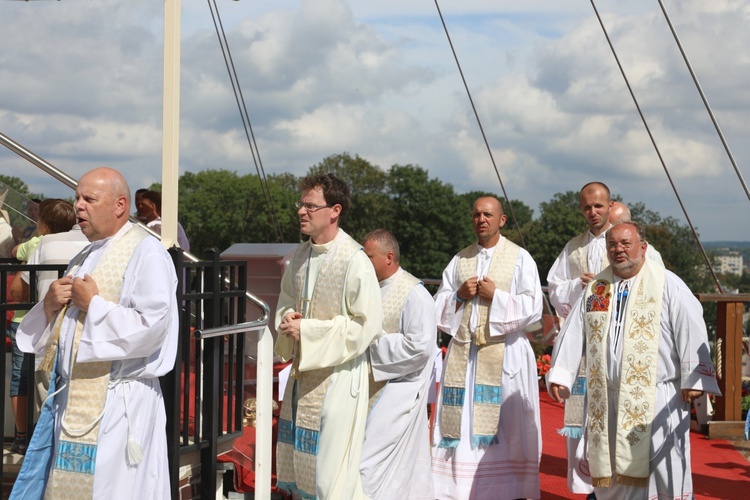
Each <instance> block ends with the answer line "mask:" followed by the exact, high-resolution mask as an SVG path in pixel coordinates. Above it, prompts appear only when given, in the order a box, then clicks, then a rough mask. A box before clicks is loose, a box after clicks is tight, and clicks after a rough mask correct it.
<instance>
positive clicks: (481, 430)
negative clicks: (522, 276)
mask: <svg viewBox="0 0 750 500" xmlns="http://www.w3.org/2000/svg"><path fill="white" fill-rule="evenodd" d="M519 252H520V247H519V246H518V245H516V244H514V243H513V242H511V241H509V240H507V239H505V238H501V239H500V242H499V243H498V245H497V248H496V249H495V252H494V253H493V255H492V260H491V261H490V265H489V270H488V273H487V276H488V277H489V278H490V279H491V280H492V281H493V282H494V283H495V287H496V289H497V290H501V291H504V292H507V293H510V286H511V283H512V281H513V271H514V270H515V266H516V261H517V260H518V254H519ZM479 254H480V248H479V245H478V244H476V243H475V244H473V245H471V246H469V247H467V248H465V249H463V250H461V251H460V252H459V253H458V255H457V257H458V263H457V269H456V272H457V277H458V280H457V282H458V283H464V282H465V281H466V280H468V279H470V278H472V277H474V276H476V275H477V259H478V257H479ZM474 308H476V309H477V317H478V323H477V325H476V328H475V329H474V332H473V334H472V332H471V331H470V320H471V315H472V311H473V309H474ZM489 315H490V302H488V301H487V300H485V299H482V298H481V297H479V296H478V295H477V296H476V297H474V299H473V300H470V301H467V302H466V303H465V304H464V308H463V313H462V315H461V323H460V326H459V328H458V331H457V333H456V336H455V338H454V339H453V341H452V342H451V348H450V351H449V354H448V359H447V360H446V367H445V374H444V376H443V386H442V411H441V414H440V428H441V430H442V434H443V435H442V439H441V441H440V445H439V446H440V447H441V448H455V447H457V446H458V443H459V442H460V440H461V414H462V412H463V405H464V396H465V391H466V390H467V388H466V366H467V364H468V362H469V355H470V351H471V343H472V342H473V343H474V344H475V345H476V346H477V362H476V364H475V367H476V373H475V383H474V387H473V388H471V389H470V390H472V391H474V392H473V396H474V405H473V408H472V413H471V414H472V418H473V426H472V428H473V432H474V435H473V436H471V439H472V447H473V448H477V447H484V446H489V445H492V444H496V443H497V442H498V441H497V426H498V424H499V421H500V407H501V402H502V377H503V359H504V356H505V340H504V338H503V339H495V338H493V337H492V336H491V335H490V325H489Z"/></svg>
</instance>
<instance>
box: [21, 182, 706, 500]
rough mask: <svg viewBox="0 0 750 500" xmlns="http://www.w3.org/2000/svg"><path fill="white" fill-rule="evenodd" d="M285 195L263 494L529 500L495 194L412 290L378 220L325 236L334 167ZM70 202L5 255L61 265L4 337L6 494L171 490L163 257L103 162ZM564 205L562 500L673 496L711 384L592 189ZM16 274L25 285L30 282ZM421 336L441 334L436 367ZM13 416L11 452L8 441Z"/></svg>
mask: <svg viewBox="0 0 750 500" xmlns="http://www.w3.org/2000/svg"><path fill="white" fill-rule="evenodd" d="M300 190H301V192H300V198H299V201H298V202H297V203H296V207H297V209H298V212H297V213H298V216H299V222H300V231H301V233H303V234H304V235H306V236H307V239H306V241H304V242H303V243H301V244H300V245H299V246H298V248H297V250H296V251H295V253H294V255H293V257H292V259H291V262H290V264H289V266H288V267H287V269H286V270H285V272H284V275H283V278H282V281H281V289H280V294H279V299H278V308H277V310H276V314H275V327H276V330H277V340H276V346H275V352H276V355H277V357H278V358H279V359H280V360H281V361H285V362H286V361H288V362H291V365H290V366H291V371H290V375H289V380H288V382H287V383H286V387H285V392H284V395H283V401H282V404H281V413H280V417H279V422H278V445H277V450H276V473H277V486H278V488H279V490H281V491H284V492H286V493H288V494H289V495H291V497H292V498H301V499H313V498H319V499H332V498H336V499H373V500H380V499H383V500H385V499H393V498H411V499H420V498H421V499H436V498H437V499H517V498H531V499H535V498H540V483H539V463H540V458H541V455H542V433H541V419H540V408H539V394H538V387H539V384H538V375H537V367H536V358H535V355H534V351H533V349H532V346H531V343H530V341H529V336H530V333H529V332H530V331H531V330H532V329H534V328H536V326H537V325H538V324H539V323H540V322H541V321H542V310H543V296H542V288H541V284H540V278H539V275H538V272H537V266H536V264H535V262H534V260H533V257H532V256H531V255H530V254H529V253H528V252H527V251H526V250H525V249H523V248H521V247H519V246H518V245H516V244H514V243H513V242H511V241H509V240H508V239H506V238H505V237H503V236H502V234H501V232H500V229H501V228H502V227H503V226H504V225H505V223H506V216H505V214H504V212H503V208H502V204H501V203H500V201H499V200H498V199H497V198H495V197H491V196H483V197H480V198H478V199H477V200H476V201H475V202H474V204H473V207H472V213H471V214H470V215H471V221H472V225H473V229H474V232H475V234H476V238H477V239H476V241H475V242H474V243H472V244H471V245H469V246H468V247H466V248H464V249H463V250H461V251H460V252H458V253H457V254H456V255H455V256H454V257H453V258H452V259H451V261H450V262H448V263H446V267H445V270H444V272H443V276H442V282H441V285H440V287H439V289H438V291H437V293H436V294H435V295H434V297H433V296H431V295H430V293H429V292H428V291H427V290H426V289H425V287H424V285H423V283H422V282H421V281H420V280H419V279H418V278H416V277H414V276H413V275H411V274H410V273H409V272H408V271H407V270H405V269H403V268H401V266H400V260H401V255H400V249H399V244H398V241H397V239H396V237H395V236H394V235H393V234H392V233H391V232H390V231H388V230H387V229H377V230H375V231H373V232H371V233H369V234H368V235H366V236H365V237H364V239H363V240H362V241H361V242H358V241H355V240H354V239H353V238H352V237H350V236H349V235H348V234H347V233H346V232H345V231H344V230H343V229H342V228H341V224H342V222H343V221H344V219H345V217H346V216H347V213H348V212H349V210H350V193H349V189H348V187H347V185H346V184H345V183H344V182H343V181H342V180H341V179H339V178H338V177H336V176H335V175H333V174H318V175H311V176H308V177H305V178H304V179H303V180H302V182H301V185H300ZM75 200H76V201H75V204H74V205H72V206H71V205H70V204H69V203H67V202H64V201H63V200H44V201H43V202H41V203H40V205H39V207H38V208H39V217H38V221H37V224H36V231H37V237H36V238H35V239H29V241H28V242H26V243H21V244H20V246H18V247H17V248H16V249H14V251H16V255H17V257H18V258H19V259H25V260H27V261H28V262H29V263H47V262H51V261H52V260H54V261H55V262H56V263H60V262H64V263H68V269H67V271H66V272H65V273H64V275H63V277H62V278H57V276H56V275H55V276H44V275H42V276H40V279H39V281H38V283H37V287H38V297H39V302H38V303H37V305H36V306H34V308H32V309H31V310H30V311H29V312H28V314H26V316H25V318H23V321H21V322H19V324H18V325H17V326H16V327H14V328H13V332H14V333H13V335H12V338H13V339H14V349H18V352H19V353H21V361H23V355H22V353H23V352H29V353H34V354H35V355H36V356H37V359H38V360H39V366H38V367H37V374H38V375H39V376H38V377H37V379H36V385H37V386H38V390H37V392H38V393H39V394H38V401H39V404H40V406H41V408H42V413H41V416H40V418H39V421H38V423H37V426H36V430H35V431H34V434H33V437H32V439H31V442H30V443H29V445H28V449H24V450H23V451H25V453H26V458H25V460H24V464H23V467H22V470H21V472H20V474H19V476H18V479H17V481H16V484H15V486H14V489H13V492H12V495H11V498H42V496H45V497H48V498H57V497H60V498H64V497H68V496H74V495H75V497H76V498H139V497H143V498H169V474H168V471H167V447H166V435H165V428H164V427H165V408H164V402H163V400H162V397H161V391H160V388H159V382H158V377H159V376H161V375H164V374H165V373H167V372H168V371H170V370H171V369H172V366H173V364H174V358H175V352H176V342H177V338H178V334H179V332H178V322H177V308H178V305H177V304H176V303H175V300H176V299H175V291H176V286H177V277H176V275H175V272H174V267H173V266H172V264H171V260H170V258H169V255H168V254H167V252H166V251H165V250H164V248H163V247H162V246H161V245H160V244H159V242H158V241H157V240H156V239H154V238H151V237H148V233H147V232H146V231H144V230H143V229H141V228H140V226H138V225H137V224H132V223H131V222H129V221H128V215H129V214H130V191H129V188H128V186H127V183H126V182H125V180H124V178H123V177H122V175H121V174H120V173H118V172H117V171H115V170H112V169H108V168H99V169H95V170H93V171H91V172H89V173H87V174H85V175H84V176H83V177H82V178H81V179H80V182H79V184H78V188H77V189H76V196H75ZM135 208H136V210H137V214H138V217H139V218H140V219H141V221H142V222H144V223H145V224H146V225H147V226H148V227H149V228H150V229H152V230H153V231H155V232H157V233H158V232H159V231H158V230H159V228H160V212H161V197H160V194H159V193H156V192H154V191H146V190H139V192H137V193H136V198H135ZM580 208H581V211H582V214H583V216H584V218H585V219H586V222H587V224H588V230H587V231H586V232H584V233H583V234H581V235H578V236H576V237H575V238H573V239H572V240H571V241H570V242H568V244H567V245H566V246H565V248H563V249H562V252H561V253H560V256H559V257H558V259H557V260H556V262H555V264H554V265H553V267H552V269H551V270H550V272H549V276H548V277H547V280H548V283H549V296H550V301H551V303H552V305H553V306H554V308H555V311H556V312H557V314H558V316H559V319H560V324H561V325H562V328H561V331H560V333H559V335H558V336H557V339H556V340H555V344H554V350H553V353H552V367H551V369H550V371H549V373H548V375H547V382H548V387H549V392H550V395H551V396H552V398H553V399H555V400H556V401H558V402H560V403H564V404H565V421H564V423H563V426H562V429H561V430H560V432H561V434H563V435H565V436H566V440H567V441H568V462H569V466H568V469H569V476H568V487H569V489H570V491H571V492H573V493H574V494H578V495H580V496H581V498H584V497H586V496H588V497H590V498H594V497H595V498H600V499H606V498H613V499H615V498H616V499H647V498H656V497H659V498H691V497H692V496H693V490H692V478H691V466H690V449H689V447H690V440H689V436H688V432H689V410H690V404H691V402H692V401H693V400H694V399H696V398H697V397H699V396H701V395H702V394H704V393H710V394H718V393H719V390H718V386H717V383H716V378H715V372H714V368H713V364H712V361H711V357H710V350H709V347H708V340H707V334H706V327H705V324H704V323H703V319H702V309H701V307H700V304H699V303H698V302H697V300H696V299H695V298H694V297H693V295H692V294H691V293H690V290H689V289H688V288H687V286H686V285H685V284H684V282H683V281H682V280H680V278H679V277H677V276H676V275H674V274H673V273H671V272H670V271H668V270H666V269H665V268H664V265H663V263H662V261H661V258H660V256H659V254H658V252H656V251H655V250H654V249H653V248H652V247H651V246H650V245H649V244H648V243H647V241H646V237H645V234H644V232H643V228H642V227H641V226H640V225H639V224H638V223H636V222H632V221H630V217H629V213H628V212H627V207H625V206H616V205H615V202H613V201H612V199H611V195H610V192H609V189H608V188H607V186H606V185H604V184H603V183H599V182H593V183H590V184H587V185H585V186H584V187H583V188H582V189H581V191H580ZM71 214H72V215H71ZM468 216H469V214H467V219H468ZM182 234H183V235H184V232H183V233H182ZM180 244H181V246H182V245H183V242H180ZM184 244H185V245H189V243H186V240H185V243H184ZM188 249H189V247H188ZM13 285H14V286H13V287H12V290H13V293H14V294H16V295H15V298H16V299H17V300H19V301H23V300H28V294H29V285H30V283H29V277H28V274H25V275H24V274H23V273H21V274H19V276H18V279H17V280H15V281H14V283H13ZM9 331H10V329H9ZM438 331H440V332H443V333H445V334H447V335H448V336H449V337H450V343H449V345H448V347H447V353H446V356H445V361H444V364H443V365H444V366H443V369H442V371H441V372H440V373H437V374H435V369H434V362H435V359H436V354H437V353H438V352H439V351H438V349H437V344H436V339H437V335H436V334H437V332H438ZM14 360H15V357H14ZM19 370H20V372H24V371H25V370H22V369H20V366H19ZM15 372H16V369H15V364H14V376H15ZM45 373H46V374H47V376H46V377H45V376H44V374H45ZM19 377H20V375H19ZM435 381H437V382H438V383H439V384H438V387H439V391H438V393H437V398H436V399H437V405H436V410H435V415H434V416H433V417H434V426H433V427H432V433H431V434H430V420H429V418H428V412H427V408H428V405H427V402H428V400H429V399H430V398H431V396H434V394H435V387H436V386H435ZM16 386H17V389H16V394H15V396H14V397H17V398H20V397H27V395H28V392H27V391H28V386H29V381H23V380H21V379H20V378H19V380H18V381H17V384H16ZM24 391H26V392H24ZM20 406H23V407H24V408H25V407H26V405H25V403H22V402H21V401H17V403H15V404H14V409H16V408H17V407H20ZM21 413H22V412H17V420H16V424H17V428H18V432H17V435H16V437H17V441H18V442H19V446H18V447H17V449H16V451H21V444H24V445H25V440H26V436H25V435H24V434H23V433H24V432H25V430H26V427H25V425H26V422H25V415H21ZM22 416H23V417H24V418H22V419H19V418H18V417H22ZM14 444H15V443H14Z"/></svg>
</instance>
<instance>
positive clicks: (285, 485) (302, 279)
mask: <svg viewBox="0 0 750 500" xmlns="http://www.w3.org/2000/svg"><path fill="white" fill-rule="evenodd" d="M361 249H362V247H361V246H360V245H359V244H358V243H357V242H356V241H354V240H353V239H352V238H351V237H350V236H349V235H347V234H346V233H345V232H344V231H341V230H340V231H339V233H338V235H337V236H336V238H335V239H334V242H333V244H332V245H331V247H330V249H329V250H328V251H327V252H326V254H325V257H324V260H323V263H322V264H321V267H320V270H319V271H318V275H317V277H314V279H313V280H312V281H314V283H315V286H314V290H310V289H309V288H312V287H308V284H309V283H310V282H311V279H310V276H309V274H310V272H309V269H310V256H311V252H312V247H311V242H310V241H309V240H308V241H307V242H305V243H303V244H301V245H300V246H299V247H298V248H297V251H296V252H295V254H294V258H293V260H292V265H291V268H290V270H289V271H290V272H291V273H292V276H293V284H294V295H295V300H296V310H297V311H301V312H303V319H304V318H315V319H324V320H325V319H332V318H334V317H335V316H338V315H341V314H346V311H342V310H341V307H342V306H341V304H342V302H343V299H342V297H343V294H344V285H345V283H346V280H345V277H346V272H347V269H348V266H349V263H350V261H351V259H352V257H353V256H354V254H355V253H356V252H358V251H360V250H361ZM294 352H295V359H294V363H293V368H292V374H291V377H290V380H289V382H288V383H287V386H286V390H285V392H284V402H283V404H282V406H281V415H280V420H279V434H278V443H277V452H276V472H277V483H278V485H279V488H281V489H285V490H287V491H294V492H296V493H297V494H299V495H300V496H301V497H302V498H306V499H308V498H316V467H317V463H316V462H317V453H318V446H319V438H320V430H321V416H322V410H323V404H324V402H325V396H326V389H327V386H328V381H329V378H330V376H331V374H332V373H333V368H331V367H329V368H321V369H314V370H306V371H299V369H298V367H299V362H300V359H301V358H302V357H303V356H304V355H305V353H304V352H302V350H301V344H300V343H299V342H296V343H295V348H294ZM295 385H296V386H297V389H296V390H297V397H298V399H297V405H296V407H294V402H293V399H294V396H295V392H294V391H295Z"/></svg>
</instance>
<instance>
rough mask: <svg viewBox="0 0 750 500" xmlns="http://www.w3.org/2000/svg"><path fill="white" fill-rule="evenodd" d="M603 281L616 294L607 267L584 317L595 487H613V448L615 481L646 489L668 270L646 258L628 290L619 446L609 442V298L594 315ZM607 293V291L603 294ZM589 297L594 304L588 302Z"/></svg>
mask: <svg viewBox="0 0 750 500" xmlns="http://www.w3.org/2000/svg"><path fill="white" fill-rule="evenodd" d="M600 282H603V284H604V285H605V286H608V287H609V288H608V291H609V292H610V293H611V292H612V289H613V287H612V283H613V282H614V280H613V274H612V269H611V268H607V269H605V270H604V271H602V272H601V273H600V274H598V275H597V276H596V278H595V279H594V280H592V284H591V286H589V287H588V288H587V291H586V299H585V300H586V302H585V304H586V306H587V310H586V312H585V313H584V329H585V334H586V356H587V363H586V366H587V373H586V375H587V377H588V389H587V398H588V400H587V418H586V432H587V434H588V436H587V443H588V444H587V449H586V450H587V456H588V459H589V468H590V471H591V478H592V483H593V485H594V486H595V487H599V488H606V487H609V486H611V485H612V464H611V461H610V446H612V445H614V446H615V470H616V472H617V482H618V483H620V484H625V485H630V486H644V487H645V486H648V477H649V464H650V460H649V459H650V446H651V426H652V423H653V420H654V412H655V410H656V408H655V402H656V370H657V363H658V359H659V356H658V354H659V339H660V337H661V326H660V321H661V308H662V298H663V294H664V268H662V267H660V266H659V265H658V264H655V263H652V262H651V261H650V260H649V259H646V261H645V263H644V266H643V268H642V269H641V271H640V272H639V273H638V275H637V276H636V277H635V280H634V282H633V285H632V286H631V287H630V295H629V297H628V301H627V304H626V306H625V315H624V316H625V317H624V324H623V326H622V362H621V365H620V386H619V388H618V393H619V403H618V407H617V415H616V418H617V431H616V436H617V437H616V440H615V443H610V442H609V434H608V433H609V417H610V415H609V412H608V406H607V404H608V401H607V400H608V397H607V355H608V354H607V353H608V351H609V344H608V340H607V337H608V335H609V331H610V323H611V321H613V319H612V317H613V316H612V309H613V308H615V307H616V304H615V303H616V300H615V298H614V297H611V299H612V300H610V301H609V307H608V308H607V310H606V311H594V310H589V309H595V308H594V307H592V306H591V305H590V304H591V302H592V300H594V295H595V291H594V290H595V286H596V284H597V283H600ZM605 294H606V292H605ZM590 299H591V300H590Z"/></svg>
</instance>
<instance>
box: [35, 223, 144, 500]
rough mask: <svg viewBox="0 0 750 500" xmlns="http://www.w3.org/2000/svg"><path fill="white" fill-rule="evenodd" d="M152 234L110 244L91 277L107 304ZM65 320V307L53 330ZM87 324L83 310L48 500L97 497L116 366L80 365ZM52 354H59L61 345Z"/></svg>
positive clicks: (133, 234)
mask: <svg viewBox="0 0 750 500" xmlns="http://www.w3.org/2000/svg"><path fill="white" fill-rule="evenodd" d="M147 236H148V233H146V231H144V230H143V229H141V228H140V226H135V225H134V226H133V227H131V228H130V229H129V230H128V232H127V233H125V234H124V235H122V236H121V237H119V238H116V239H113V241H111V242H109V243H108V244H107V247H106V248H105V250H104V252H103V254H102V256H101V257H100V259H99V261H98V262H97V264H96V267H95V268H94V271H93V272H92V275H91V277H92V278H93V279H94V281H95V282H96V284H97V287H98V288H99V296H101V297H102V298H103V299H104V300H107V301H109V302H114V303H119V300H120V290H121V287H122V282H123V276H124V275H125V270H126V269H127V266H128V263H129V262H130V259H131V258H132V256H133V252H135V248H136V247H137V246H138V243H140V242H141V240H143V238H145V237H147ZM74 265H75V264H74ZM64 316H65V309H63V310H62V311H61V312H60V313H58V315H57V318H56V320H55V324H54V325H53V330H52V331H53V332H59V331H60V328H61V327H62V321H63V319H64ZM85 320H86V313H84V312H80V313H79V315H78V319H77V321H76V327H75V336H74V340H73V349H72V353H71V355H72V358H71V359H72V363H71V367H70V380H69V381H68V389H67V390H68V401H67V405H66V407H65V411H64V412H63V415H62V425H61V427H62V430H61V432H60V437H59V439H58V442H57V452H56V456H55V462H54V464H53V466H52V470H51V472H50V478H49V481H48V483H47V488H46V490H45V494H44V497H45V498H47V499H55V500H57V499H68V498H69V499H71V500H78V499H80V498H91V497H92V496H93V491H94V490H93V488H94V473H95V466H96V451H97V441H98V437H99V422H100V420H101V418H102V416H103V415H104V404H105V402H106V398H107V388H108V384H109V377H110V369H111V365H112V363H111V362H110V361H101V362H87V363H76V358H77V355H78V345H79V342H80V340H81V334H82V332H83V325H84V322H85ZM49 350H52V351H53V352H56V346H51V348H50V349H49Z"/></svg>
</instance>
